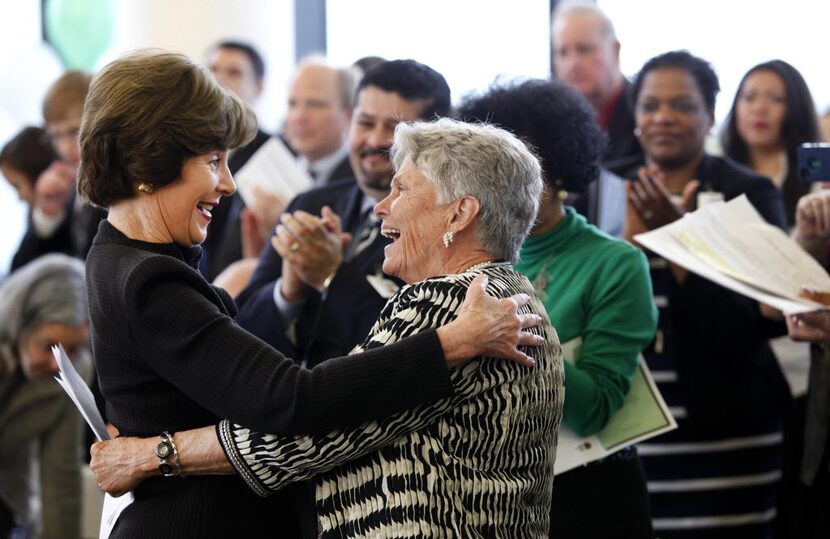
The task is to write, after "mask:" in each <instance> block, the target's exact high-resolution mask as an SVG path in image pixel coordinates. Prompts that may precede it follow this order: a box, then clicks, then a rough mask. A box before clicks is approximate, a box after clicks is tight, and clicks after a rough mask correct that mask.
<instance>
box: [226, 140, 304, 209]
mask: <svg viewBox="0 0 830 539" xmlns="http://www.w3.org/2000/svg"><path fill="white" fill-rule="evenodd" d="M233 179H234V180H235V181H236V185H237V188H238V189H239V194H240V196H241V197H242V200H244V201H245V204H246V205H247V206H249V207H255V204H254V200H255V199H256V196H257V192H258V191H262V192H264V193H267V194H269V195H276V196H278V197H280V198H281V199H282V200H283V201H284V202H285V203H288V202H289V201H290V200H291V199H292V198H294V197H295V196H296V195H297V194H298V193H301V192H303V191H305V190H307V189H309V188H310V187H311V186H312V181H311V176H309V174H308V173H307V172H306V171H305V170H303V169H302V168H301V167H300V166H298V165H297V160H296V159H295V158H294V156H293V155H291V152H290V151H289V150H288V148H286V146H285V144H283V142H282V141H281V140H280V139H278V138H276V137H271V138H269V139H268V141H267V142H266V143H265V144H263V145H262V146H260V148H259V149H258V150H257V151H256V153H254V155H252V156H251V158H250V159H248V162H247V163H245V165H244V166H243V167H242V168H241V169H240V170H239V171H238V172H237V173H236V174H234V175H233Z"/></svg>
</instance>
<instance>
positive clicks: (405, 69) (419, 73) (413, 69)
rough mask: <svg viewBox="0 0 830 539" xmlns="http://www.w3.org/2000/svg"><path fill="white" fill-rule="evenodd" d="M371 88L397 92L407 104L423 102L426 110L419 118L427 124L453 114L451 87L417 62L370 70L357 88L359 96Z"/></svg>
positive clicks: (392, 62) (395, 62)
mask: <svg viewBox="0 0 830 539" xmlns="http://www.w3.org/2000/svg"><path fill="white" fill-rule="evenodd" d="M367 86H375V87H377V88H380V89H381V90H383V91H385V92H395V93H396V94H399V95H400V96H401V97H403V98H404V99H406V100H407V101H416V100H419V101H420V100H423V101H424V103H425V106H424V110H423V111H422V112H421V114H419V117H420V118H423V119H425V120H431V119H433V118H436V117H439V118H440V117H444V116H447V115H448V114H449V113H450V87H449V85H448V84H447V81H446V79H444V76H443V75H441V74H440V73H438V72H437V71H435V70H434V69H432V68H431V67H429V66H427V65H424V64H422V63H420V62H416V61H415V60H390V61H388V62H381V63H379V64H376V65H375V66H374V67H371V68H369V70H368V71H366V74H365V75H363V78H362V79H361V80H360V84H358V85H357V91H356V92H355V96H357V95H359V94H360V91H361V90H363V89H364V88H366V87H367Z"/></svg>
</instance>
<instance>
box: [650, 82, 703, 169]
mask: <svg viewBox="0 0 830 539" xmlns="http://www.w3.org/2000/svg"><path fill="white" fill-rule="evenodd" d="M635 118H636V122H637V127H638V128H639V129H640V137H639V140H640V144H641V145H642V147H643V149H644V150H645V153H646V156H647V157H648V158H649V160H651V161H653V162H654V163H655V164H656V165H657V166H659V167H661V168H664V169H667V170H669V169H675V168H677V167H681V166H683V165H686V164H688V163H690V162H691V161H693V160H694V159H697V158H699V157H700V156H702V155H703V143H704V140H705V139H706V133H707V132H708V131H709V129H710V128H711V127H712V123H713V122H714V118H713V116H712V112H711V111H709V110H708V109H707V108H706V102H705V101H704V98H703V95H702V94H701V92H700V89H699V88H698V86H697V84H696V83H695V79H694V77H693V76H692V75H691V74H689V73H688V72H686V71H684V70H682V69H676V68H664V69H654V70H653V71H649V72H648V73H647V74H646V75H645V78H644V79H643V83H642V86H641V88H640V93H639V95H638V97H637V103H636V104H635Z"/></svg>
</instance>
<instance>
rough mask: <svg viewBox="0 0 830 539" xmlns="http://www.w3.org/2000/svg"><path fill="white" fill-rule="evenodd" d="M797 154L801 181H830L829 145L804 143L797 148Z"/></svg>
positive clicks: (825, 143) (824, 143)
mask: <svg viewBox="0 0 830 539" xmlns="http://www.w3.org/2000/svg"><path fill="white" fill-rule="evenodd" d="M797 154H798V160H797V161H798V176H799V177H800V178H801V181H803V182H827V181H830V143H827V142H805V143H804V144H802V145H801V146H799V147H798V152H797Z"/></svg>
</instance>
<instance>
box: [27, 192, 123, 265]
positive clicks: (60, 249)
mask: <svg viewBox="0 0 830 539" xmlns="http://www.w3.org/2000/svg"><path fill="white" fill-rule="evenodd" d="M76 196H77V193H73V194H72V196H70V197H69V201H68V202H67V204H66V208H65V211H66V217H64V219H63V222H61V224H60V226H58V228H57V229H56V230H55V232H54V233H53V234H52V235H51V236H49V237H48V238H39V237H38V236H37V234H35V230H34V227H33V226H32V223H31V216H30V222H29V228H28V229H27V230H26V234H25V235H24V236H23V239H22V240H21V241H20V245H19V246H18V248H17V252H16V253H15V255H14V258H13V259H12V265H11V271H14V270H16V269H18V268H20V267H21V266H25V265H26V264H28V263H29V262H31V261H32V260H34V259H36V258H38V257H40V256H43V255H45V254H49V253H63V254H66V255H69V256H75V257H78V258H80V259H81V260H84V259H86V254H87V253H88V252H89V248H90V247H91V246H92V239H93V238H94V237H95V234H96V233H97V232H98V223H100V222H101V220H102V219H106V218H107V211H106V210H103V209H101V208H97V207H95V206H92V205H90V204H84V205H83V206H82V207H81V210H80V212H77V213H76V212H75V197H76Z"/></svg>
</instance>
